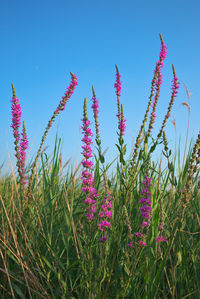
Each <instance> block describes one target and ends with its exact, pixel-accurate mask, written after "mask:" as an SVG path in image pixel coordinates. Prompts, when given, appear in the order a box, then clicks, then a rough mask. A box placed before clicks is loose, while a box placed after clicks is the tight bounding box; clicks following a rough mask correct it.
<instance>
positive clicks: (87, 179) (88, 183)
mask: <svg viewBox="0 0 200 299" xmlns="http://www.w3.org/2000/svg"><path fill="white" fill-rule="evenodd" d="M82 121H83V126H82V129H83V132H82V134H84V137H83V139H82V140H81V141H83V143H85V145H83V146H82V149H83V152H82V153H81V154H83V156H84V158H85V160H84V161H83V162H82V165H83V167H84V168H85V170H84V171H83V172H82V177H81V178H82V183H83V187H82V192H85V193H87V198H86V200H85V201H84V202H85V204H87V208H86V209H87V210H88V213H87V214H86V217H87V219H88V221H90V220H92V219H93V217H94V213H95V212H96V201H95V199H94V198H96V197H97V196H98V194H97V192H96V190H95V188H94V187H93V186H92V185H93V183H94V179H93V176H92V173H91V172H89V169H91V167H92V166H93V163H92V161H89V160H88V159H89V158H91V157H92V150H91V147H90V145H91V144H92V138H90V137H92V136H93V133H92V131H91V129H90V128H89V125H90V121H89V120H88V118H87V99H86V98H85V100H84V118H83V119H82Z"/></svg>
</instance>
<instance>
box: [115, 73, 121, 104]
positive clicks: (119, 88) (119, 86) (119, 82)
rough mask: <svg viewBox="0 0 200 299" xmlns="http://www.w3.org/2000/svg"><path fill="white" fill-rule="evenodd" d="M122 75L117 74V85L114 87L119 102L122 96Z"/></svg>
mask: <svg viewBox="0 0 200 299" xmlns="http://www.w3.org/2000/svg"><path fill="white" fill-rule="evenodd" d="M120 78H121V75H120V74H119V72H117V73H116V83H115V84H114V87H115V88H116V95H117V101H119V98H120V96H121V89H122V87H121V80H120Z"/></svg>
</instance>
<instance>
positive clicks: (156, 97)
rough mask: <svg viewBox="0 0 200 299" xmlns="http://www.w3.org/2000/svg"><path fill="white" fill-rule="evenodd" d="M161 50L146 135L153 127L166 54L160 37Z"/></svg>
mask: <svg viewBox="0 0 200 299" xmlns="http://www.w3.org/2000/svg"><path fill="white" fill-rule="evenodd" d="M161 41H162V42H161V51H160V55H159V61H158V62H157V64H156V68H155V71H154V79H153V80H154V82H155V88H156V94H155V97H154V102H153V104H152V106H151V107H152V108H153V109H152V113H151V118H150V122H149V129H148V133H147V135H149V133H150V132H151V130H152V128H153V123H154V122H155V118H156V114H155V110H156V105H157V102H158V99H159V95H160V87H161V85H162V82H163V80H162V77H163V75H162V74H161V69H162V67H163V66H164V63H163V61H164V59H165V58H166V56H167V47H166V45H165V43H164V42H163V40H162V39H161Z"/></svg>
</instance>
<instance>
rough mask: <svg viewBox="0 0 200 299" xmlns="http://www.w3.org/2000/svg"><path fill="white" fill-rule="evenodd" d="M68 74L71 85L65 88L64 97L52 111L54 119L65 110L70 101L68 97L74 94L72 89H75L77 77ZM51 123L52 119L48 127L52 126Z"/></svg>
mask: <svg viewBox="0 0 200 299" xmlns="http://www.w3.org/2000/svg"><path fill="white" fill-rule="evenodd" d="M70 74H71V83H70V85H69V86H68V87H67V90H66V91H65V95H64V96H63V97H62V100H61V101H60V103H59V105H58V107H57V108H56V110H55V111H54V118H55V117H56V115H58V114H59V113H60V111H64V110H65V106H66V103H67V101H68V100H69V99H70V97H71V96H72V94H73V93H74V89H75V87H76V85H78V81H77V77H76V76H75V75H74V74H72V73H70ZM52 121H53V120H52V119H51V120H50V121H49V126H50V127H51V125H52Z"/></svg>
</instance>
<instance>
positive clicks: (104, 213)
mask: <svg viewBox="0 0 200 299" xmlns="http://www.w3.org/2000/svg"><path fill="white" fill-rule="evenodd" d="M111 199H112V195H111V194H110V192H109V191H108V194H107V196H106V198H105V200H104V204H103V205H102V206H101V212H100V213H99V217H100V218H101V219H102V220H101V222H100V223H98V228H99V230H100V231H102V232H103V231H104V230H105V228H110V227H111V223H110V221H109V219H110V218H111V217H112V212H111V209H112V203H111ZM106 240H107V237H106V236H105V234H104V236H103V237H102V238H100V239H99V241H100V242H102V243H103V242H105V241H106Z"/></svg>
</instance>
